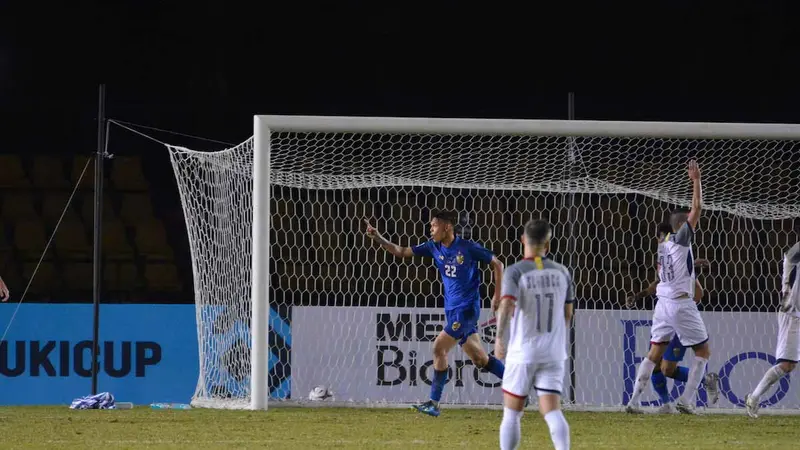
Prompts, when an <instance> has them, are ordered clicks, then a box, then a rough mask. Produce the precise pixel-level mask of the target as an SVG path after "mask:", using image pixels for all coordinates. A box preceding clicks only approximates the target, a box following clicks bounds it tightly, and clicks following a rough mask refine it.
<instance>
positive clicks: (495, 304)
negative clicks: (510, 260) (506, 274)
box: [489, 256, 504, 311]
mask: <svg viewBox="0 0 800 450" xmlns="http://www.w3.org/2000/svg"><path fill="white" fill-rule="evenodd" d="M489 267H491V268H492V274H493V275H494V296H492V311H497V309H498V308H499V307H500V301H501V291H502V287H501V286H503V269H504V266H503V263H501V262H500V260H499V259H497V257H496V256H493V257H492V261H491V262H490V263H489Z"/></svg>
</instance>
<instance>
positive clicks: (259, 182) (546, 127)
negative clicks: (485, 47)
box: [250, 115, 800, 410]
mask: <svg viewBox="0 0 800 450" xmlns="http://www.w3.org/2000/svg"><path fill="white" fill-rule="evenodd" d="M272 132H301V133H302V132H319V133H397V134H403V133H413V134H419V133H431V134H460V135H528V136H554V137H618V138H676V139H681V138H684V139H703V138H706V139H772V140H800V125H797V124H754V123H700V122H626V121H589V120H504V119H444V118H389V117H326V116H278V115H256V116H255V117H254V130H253V174H252V175H253V198H252V207H253V223H252V245H253V249H252V252H253V253H252V261H251V264H252V267H251V269H252V287H251V289H252V291H251V293H252V299H251V300H252V322H251V327H252V328H251V339H252V345H251V362H252V366H251V377H250V380H251V381H250V383H251V391H250V394H251V398H250V407H251V409H256V410H258V409H267V401H268V397H269V386H268V379H269V376H268V356H267V355H268V354H269V347H268V327H269V302H270V298H269V283H270V273H269V260H270V233H268V232H264V231H263V230H269V229H270V227H271V224H270V200H271V198H270V195H271V193H270V189H269V186H270V184H271V180H270V173H271V171H270V136H271V133H272Z"/></svg>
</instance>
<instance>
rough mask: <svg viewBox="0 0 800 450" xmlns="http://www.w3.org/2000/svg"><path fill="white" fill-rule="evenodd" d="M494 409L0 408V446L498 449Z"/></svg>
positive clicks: (706, 425)
mask: <svg viewBox="0 0 800 450" xmlns="http://www.w3.org/2000/svg"><path fill="white" fill-rule="evenodd" d="M565 414H566V417H567V421H568V422H569V424H570V427H571V435H572V448H575V449H646V448H653V449H656V448H680V449H704V450H711V449H726V450H729V449H766V448H781V449H785V448H795V447H796V446H797V442H798V436H800V434H798V433H800V431H798V430H800V416H762V417H761V418H759V419H757V420H752V419H749V418H747V417H745V416H733V415H707V416H698V417H690V416H679V415H669V416H666V415H642V416H630V415H625V414H622V413H586V412H569V411H568V412H566V413H565ZM501 415H502V412H501V411H497V410H453V409H450V410H443V411H442V416H441V417H438V418H432V417H427V416H422V415H420V414H418V413H415V412H414V411H411V410H405V409H352V408H347V409H334V408H330V409H329V408H275V409H271V410H269V411H268V412H262V411H258V412H256V411H222V410H208V409H193V410H189V411H180V410H178V411H176V410H150V409H149V408H147V407H139V408H134V409H132V410H120V411H96V410H93V411H73V410H70V409H69V408H67V407H66V406H61V407H3V408H0V429H2V431H3V433H2V439H0V448H59V449H87V448H103V449H123V448H124V449H138V448H170V449H177V448H187V449H190V448H191V449H197V448H205V449H234V448H235V449H246V448H270V449H320V448H335V449H349V448H353V449H362V450H363V449H386V448H389V449H391V448H396V449H404V448H409V447H410V448H454V447H456V448H487V449H489V448H498V446H499V443H498V427H499V425H500V419H501ZM522 421H523V423H522V433H523V438H522V439H523V440H522V446H521V448H540V449H542V448H552V444H551V443H550V435H549V433H548V431H547V426H546V425H545V423H544V421H543V420H542V419H541V418H540V417H539V415H538V413H535V412H532V411H528V412H526V414H525V416H524V417H523V419H522Z"/></svg>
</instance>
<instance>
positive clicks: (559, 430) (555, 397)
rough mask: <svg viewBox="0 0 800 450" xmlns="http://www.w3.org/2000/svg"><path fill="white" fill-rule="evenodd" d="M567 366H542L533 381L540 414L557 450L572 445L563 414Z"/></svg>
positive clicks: (562, 364)
mask: <svg viewBox="0 0 800 450" xmlns="http://www.w3.org/2000/svg"><path fill="white" fill-rule="evenodd" d="M565 366H566V362H565V361H559V362H551V363H544V364H540V365H539V367H538V368H537V370H536V373H535V375H534V381H533V388H534V389H535V390H536V394H537V395H538V396H539V412H540V413H541V414H542V417H544V421H545V422H546V423H547V428H549V429H550V439H552V440H553V447H555V449H556V450H567V449H569V444H570V442H569V441H570V439H569V424H568V423H567V419H566V418H565V417H564V413H562V412H561V391H562V389H563V386H564V370H565Z"/></svg>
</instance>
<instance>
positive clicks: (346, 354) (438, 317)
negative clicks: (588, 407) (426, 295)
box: [291, 307, 568, 404]
mask: <svg viewBox="0 0 800 450" xmlns="http://www.w3.org/2000/svg"><path fill="white" fill-rule="evenodd" d="M490 319H491V312H490V310H488V309H487V310H482V311H481V317H480V320H479V322H478V323H479V329H478V333H479V335H480V336H481V339H482V341H483V343H484V346H485V348H486V350H487V351H489V352H490V351H492V350H493V348H492V344H493V343H494V332H495V326H494V323H493V321H490ZM444 326H445V315H444V310H443V309H436V308H368V307H364V308H360V307H294V308H293V309H292V340H293V344H292V355H291V358H292V364H291V367H292V394H291V395H292V398H306V397H307V396H308V393H309V392H310V391H311V390H312V389H313V388H314V386H317V385H327V386H329V387H330V388H331V389H332V390H333V391H334V393H335V396H336V400H337V401H356V402H365V401H369V402H381V401H387V402H398V403H412V402H419V401H425V400H427V399H428V398H429V395H430V382H431V379H432V378H433V367H432V365H433V358H432V346H433V341H434V339H436V336H437V335H438V334H439V333H440V332H441V331H442V329H443V328H444ZM448 361H449V369H450V376H449V377H448V382H447V385H446V386H445V389H444V395H443V396H442V401H443V402H446V403H479V404H486V403H490V404H499V403H501V402H502V390H501V383H500V380H499V379H497V377H495V376H494V375H492V374H491V373H488V372H484V371H482V370H479V369H476V368H475V366H474V365H473V363H472V361H470V360H469V357H468V356H467V355H466V354H464V352H463V351H462V350H461V349H460V347H456V348H454V349H453V350H452V351H451V352H450V354H449V358H448ZM565 386H568V384H567V383H565Z"/></svg>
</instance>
